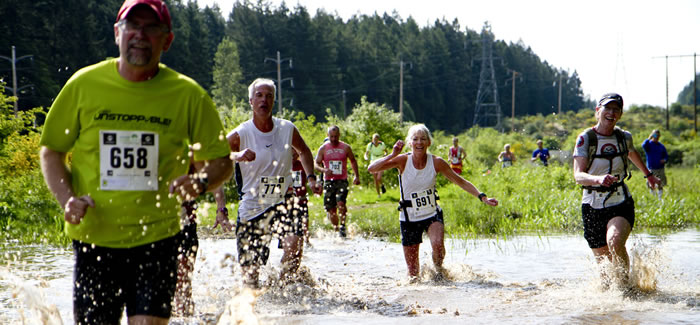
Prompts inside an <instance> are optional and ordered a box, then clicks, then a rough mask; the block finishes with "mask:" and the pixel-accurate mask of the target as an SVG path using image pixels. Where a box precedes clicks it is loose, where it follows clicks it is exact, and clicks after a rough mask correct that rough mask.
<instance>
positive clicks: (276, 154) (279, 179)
mask: <svg viewBox="0 0 700 325" xmlns="http://www.w3.org/2000/svg"><path fill="white" fill-rule="evenodd" d="M272 121H273V123H274V126H273V128H272V131H270V132H266V133H264V132H262V131H260V130H259V129H258V128H257V127H256V126H255V124H253V120H252V119H251V120H248V121H246V122H243V123H241V125H239V126H238V127H236V128H235V129H234V130H233V131H231V133H230V134H232V133H234V132H238V136H239V137H240V139H241V143H240V148H239V150H240V151H243V150H245V149H251V150H253V151H254V152H255V160H253V161H248V162H238V163H236V169H237V170H236V183H237V184H238V192H239V194H240V195H241V200H240V202H239V205H238V219H239V220H240V221H248V220H251V219H254V218H256V217H258V216H260V215H261V214H262V213H263V212H265V210H267V209H269V208H270V207H272V206H275V205H277V204H279V203H282V202H283V201H284V195H285V193H286V192H287V188H289V186H290V185H291V184H292V174H291V170H292V150H293V149H292V135H293V134H294V129H295V128H296V127H295V126H294V124H292V122H290V121H288V120H284V119H278V118H275V117H273V118H272ZM239 171H240V173H239Z"/></svg>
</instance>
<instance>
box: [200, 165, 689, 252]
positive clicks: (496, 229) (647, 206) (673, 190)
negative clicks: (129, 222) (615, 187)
mask: <svg viewBox="0 0 700 325" xmlns="http://www.w3.org/2000/svg"><path fill="white" fill-rule="evenodd" d="M465 176H466V178H467V179H468V180H470V181H471V182H472V183H474V185H476V186H477V187H478V188H479V189H480V190H481V191H483V192H485V193H487V194H488V195H489V196H490V197H495V198H496V199H498V200H499V205H498V206H497V207H490V206H487V205H485V204H483V203H481V202H479V201H478V200H477V199H476V198H475V197H473V196H471V195H470V194H468V193H466V192H464V191H463V190H462V189H460V188H459V187H457V186H456V185H453V184H451V183H447V182H445V181H444V180H443V181H439V182H438V183H439V184H444V185H442V186H440V187H439V188H438V193H439V195H440V202H439V203H440V206H441V207H442V208H443V210H444V212H445V213H444V218H445V232H446V234H447V236H451V237H455V238H462V239H471V238H478V237H484V236H487V237H500V238H506V237H508V236H513V235H521V234H538V235H544V234H565V233H580V232H582V229H583V228H582V225H581V189H580V187H579V186H577V185H576V184H575V183H574V180H573V173H572V170H571V167H569V166H562V165H556V164H555V165H552V166H549V167H548V168H542V167H536V166H532V165H529V164H526V165H520V166H515V167H512V168H506V169H501V168H495V169H493V170H492V171H491V173H488V174H487V173H486V171H476V170H471V171H470V172H468V175H465ZM667 176H668V178H669V186H667V188H666V191H665V194H664V200H662V201H660V200H658V199H657V198H656V197H654V196H652V195H651V194H650V193H649V191H648V190H647V188H646V183H645V179H644V178H643V177H642V176H641V173H640V172H639V171H634V172H633V177H632V178H631V179H630V180H628V181H627V184H628V186H629V188H630V191H631V192H632V196H633V197H634V199H635V203H636V221H635V231H645V232H658V231H662V232H663V231H664V230H668V229H682V228H685V227H689V226H692V225H699V224H700V216H699V214H700V206H699V205H700V204H699V201H700V200H697V199H696V194H695V192H694V191H695V189H697V188H700V169H697V168H696V169H681V168H671V169H669V170H667ZM438 177H439V178H442V176H438ZM446 183H447V184H446ZM398 199H399V192H398V189H397V188H396V187H387V193H385V194H383V195H382V197H381V198H377V194H376V192H375V191H374V187H368V186H366V185H364V186H350V193H349V196H348V206H349V211H348V219H347V223H348V227H349V228H351V229H353V230H354V231H355V232H356V233H358V234H360V235H362V236H368V237H382V238H386V239H387V240H389V241H393V242H398V241H399V240H400V229H399V221H398V211H397V202H398ZM210 209H211V211H210V212H209V216H210V219H211V221H207V219H206V218H203V219H202V220H201V223H202V224H205V225H206V224H209V225H211V224H213V217H211V216H212V215H213V211H214V210H213V209H214V207H213V206H212V207H211V208H210ZM232 215H235V213H232ZM232 218H233V217H232ZM310 226H311V231H312V232H313V231H314V230H315V229H324V230H328V231H330V230H331V229H332V226H331V225H330V222H328V221H327V219H326V213H325V211H324V210H323V200H322V198H321V197H318V196H314V197H311V198H310Z"/></svg>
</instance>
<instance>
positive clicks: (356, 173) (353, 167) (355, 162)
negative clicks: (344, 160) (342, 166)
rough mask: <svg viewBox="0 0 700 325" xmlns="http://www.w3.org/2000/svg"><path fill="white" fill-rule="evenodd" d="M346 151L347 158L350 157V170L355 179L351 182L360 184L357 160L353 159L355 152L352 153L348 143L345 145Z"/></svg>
mask: <svg viewBox="0 0 700 325" xmlns="http://www.w3.org/2000/svg"><path fill="white" fill-rule="evenodd" d="M347 153H348V159H350V164H351V165H352V171H353V172H354V173H355V179H354V180H353V182H352V183H353V184H355V185H360V168H359V167H357V160H356V159H355V154H354V153H352V148H350V145H347Z"/></svg>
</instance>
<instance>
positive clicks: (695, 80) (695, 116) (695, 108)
mask: <svg viewBox="0 0 700 325" xmlns="http://www.w3.org/2000/svg"><path fill="white" fill-rule="evenodd" d="M696 64H697V55H696V53H693V127H694V129H695V136H697V134H698V68H697V65H696Z"/></svg>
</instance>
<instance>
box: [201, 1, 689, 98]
mask: <svg viewBox="0 0 700 325" xmlns="http://www.w3.org/2000/svg"><path fill="white" fill-rule="evenodd" d="M268 1H269V3H270V4H272V5H273V6H275V7H276V6H278V5H279V4H280V3H281V2H282V1H281V0H268ZM197 2H198V3H199V5H200V6H201V7H203V6H205V5H212V4H213V3H218V5H219V7H220V8H221V11H222V13H223V14H224V17H226V18H227V19H228V16H229V13H230V12H231V9H232V8H233V3H234V2H235V0H197ZM297 4H300V5H302V6H304V7H305V8H306V9H307V10H308V12H309V13H310V14H311V15H312V16H313V15H314V14H315V13H316V11H317V10H318V9H323V10H325V11H326V12H328V13H335V14H337V15H338V16H339V17H341V18H343V19H344V20H347V19H348V18H350V17H352V16H353V15H359V14H367V15H372V14H374V13H375V12H376V13H378V14H379V15H382V14H383V13H384V12H387V13H389V14H391V13H392V12H394V11H396V12H397V13H398V14H399V16H400V17H401V18H402V19H404V20H405V19H407V18H408V17H409V16H410V17H413V19H414V20H415V21H416V22H417V23H418V24H419V25H420V26H421V27H425V26H428V25H432V24H433V23H434V22H435V20H436V19H443V18H444V19H445V20H446V21H448V22H452V21H453V20H454V19H455V18H456V19H458V21H459V24H460V26H461V28H462V31H464V29H465V28H469V29H470V30H474V31H477V32H480V31H481V29H482V27H483V25H484V22H485V21H488V22H489V23H490V25H491V31H492V32H493V33H494V35H495V37H496V39H498V40H504V41H506V42H507V43H510V42H512V43H516V42H518V41H520V40H522V42H523V43H524V44H525V45H526V46H529V47H531V48H532V50H533V52H534V53H535V54H537V55H538V56H539V58H540V59H541V60H543V61H547V62H548V63H549V64H550V65H552V66H554V67H556V68H560V69H564V70H568V71H569V73H573V72H574V71H576V72H577V73H578V75H579V78H580V80H581V86H582V88H583V92H584V95H587V96H590V98H591V99H593V100H597V99H598V98H599V97H600V96H601V95H602V94H604V93H606V92H617V93H620V94H621V95H622V97H623V98H624V100H625V106H628V105H631V104H637V105H641V104H649V105H654V106H660V107H666V100H667V96H666V71H667V69H666V62H668V103H669V105H670V104H672V103H674V102H675V101H676V99H677V98H678V93H680V91H681V90H682V89H683V87H684V86H685V85H687V84H688V83H689V82H691V81H692V80H693V72H694V70H693V69H694V67H693V54H696V53H697V54H700V35H698V34H699V33H700V0H666V1H658V0H655V1H649V0H635V1H628V0H617V1H616V0H603V1H601V0H587V1H582V0H579V1H568V0H531V1H518V0H481V1H472V0H429V1H428V0H422V1H415V0H352V1H347V0H298V1H297V0H292V1H286V5H287V7H289V8H294V7H295V6H296V5H297ZM681 55H688V56H687V57H673V56H681ZM666 56H669V58H668V59H666V58H665V57H666Z"/></svg>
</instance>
